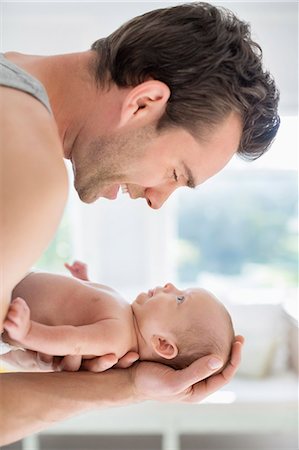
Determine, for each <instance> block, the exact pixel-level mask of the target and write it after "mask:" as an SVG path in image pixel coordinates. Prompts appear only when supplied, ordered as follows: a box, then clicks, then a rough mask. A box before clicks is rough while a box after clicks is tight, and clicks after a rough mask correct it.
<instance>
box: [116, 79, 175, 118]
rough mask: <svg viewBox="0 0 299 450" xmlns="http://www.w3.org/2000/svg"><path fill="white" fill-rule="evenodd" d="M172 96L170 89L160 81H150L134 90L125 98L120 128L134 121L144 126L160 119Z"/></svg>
mask: <svg viewBox="0 0 299 450" xmlns="http://www.w3.org/2000/svg"><path fill="white" fill-rule="evenodd" d="M169 96H170V90H169V87H168V86H167V85H166V84H165V83H163V82H162V81H159V80H148V81H144V82H143V83H140V84H138V85H137V86H135V87H134V88H132V89H131V90H130V91H129V92H128V94H127V95H126V96H125V98H124V101H123V104H122V108H121V116H120V123H119V126H123V125H126V124H127V123H128V122H130V121H132V120H134V121H136V120H140V121H143V122H144V124H146V123H150V122H152V121H153V120H154V119H158V117H160V116H161V115H162V113H163V112H164V110H165V107H166V103H167V101H168V99H169Z"/></svg>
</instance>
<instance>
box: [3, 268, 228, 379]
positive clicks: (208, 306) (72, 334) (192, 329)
mask: <svg viewBox="0 0 299 450" xmlns="http://www.w3.org/2000/svg"><path fill="white" fill-rule="evenodd" d="M66 267H67V268H68V269H69V270H70V271H71V273H72V274H73V275H74V276H76V277H77V279H75V278H71V277H68V276H63V275H55V274H51V273H40V272H37V273H30V274H28V275H27V276H26V277H25V278H24V279H23V280H22V281H21V282H20V283H19V284H18V285H17V286H16V287H15V289H14V291H13V295H12V298H14V300H13V301H12V302H11V304H10V307H9V310H8V313H7V317H6V320H5V322H4V329H5V330H6V333H5V340H6V342H8V343H10V344H13V345H16V344H17V345H20V346H22V347H24V348H26V349H29V350H34V351H37V352H40V353H42V354H45V355H51V356H62V357H63V358H62V362H61V364H60V370H69V371H75V370H79V369H85V370H91V371H97V369H96V367H97V365H96V364H95V358H96V357H101V358H103V362H104V364H102V367H103V366H104V367H105V370H106V369H108V368H110V367H112V366H114V365H115V364H116V363H117V361H118V360H119V359H120V358H121V357H122V356H124V355H125V354H126V353H127V352H129V351H133V352H137V353H138V354H139V359H140V360H147V361H157V362H162V363H164V364H167V365H169V366H171V367H173V368H175V369H182V368H184V367H186V366H188V365H189V364H191V363H192V362H193V361H194V360H196V359H198V358H200V357H201V356H204V355H207V354H211V353H213V354H216V355H218V356H219V357H220V358H221V359H222V360H223V361H224V365H225V364H226V363H227V361H228V360H229V356H230V350H231V345H232V342H233V339H234V331H233V326H232V322H231V318H230V315H229V313H228V312H227V310H226V309H225V307H224V306H223V304H222V303H220V302H219V300H218V299H217V298H216V297H215V296H214V295H213V294H211V293H210V292H208V291H206V290H204V289H199V288H192V289H186V290H180V289H177V288H176V287H175V286H174V285H173V284H171V283H167V284H166V285H165V286H164V287H160V286H158V287H156V288H154V289H150V290H149V291H148V292H142V293H140V294H139V295H138V296H137V298H136V299H135V300H134V302H133V303H132V304H129V303H128V302H127V301H125V300H124V299H123V297H122V296H121V295H120V294H119V293H118V292H116V291H115V290H113V289H111V288H110V287H108V286H104V285H101V284H98V283H92V282H90V281H88V277H87V271H86V266H85V265H84V264H82V263H80V262H77V263H74V264H73V265H72V266H69V265H67V264H66ZM78 278H79V279H78ZM20 297H21V298H20ZM23 299H26V301H25V300H23ZM101 370H103V369H101Z"/></svg>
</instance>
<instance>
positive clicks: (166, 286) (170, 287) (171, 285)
mask: <svg viewBox="0 0 299 450" xmlns="http://www.w3.org/2000/svg"><path fill="white" fill-rule="evenodd" d="M175 289H176V288H175V286H174V285H173V284H172V283H166V284H165V286H164V290H166V291H167V292H169V291H173V290H175Z"/></svg>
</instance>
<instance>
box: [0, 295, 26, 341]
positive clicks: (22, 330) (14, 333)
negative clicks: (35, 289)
mask: <svg viewBox="0 0 299 450" xmlns="http://www.w3.org/2000/svg"><path fill="white" fill-rule="evenodd" d="M3 327H4V329H5V331H7V333H8V335H9V337H10V338H11V339H13V340H14V341H18V342H21V343H22V340H23V339H24V338H25V337H26V336H27V334H28V332H29V330H30V309H29V306H28V305H27V303H26V302H25V300H23V299H22V298H20V297H17V298H15V299H14V300H12V302H11V303H10V305H9V309H8V312H7V316H6V319H5V320H4V324H3Z"/></svg>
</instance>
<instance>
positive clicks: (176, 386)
mask: <svg viewBox="0 0 299 450" xmlns="http://www.w3.org/2000/svg"><path fill="white" fill-rule="evenodd" d="M242 343H243V339H242V338H241V337H237V338H236V341H235V343H234V345H233V349H232V356H231V362H230V364H229V365H228V366H227V367H226V368H225V369H224V371H223V372H222V373H221V374H218V375H214V376H210V375H212V373H213V372H215V371H217V369H218V368H219V367H218V368H217V367H214V369H211V367H210V362H211V360H212V361H215V358H214V357H213V356H212V355H210V356H205V357H203V358H201V359H200V360H198V361H195V362H194V363H192V364H191V365H190V366H189V367H187V368H186V369H183V370H173V369H171V368H170V367H167V366H164V365H163V364H158V363H147V362H141V363H136V364H134V365H133V366H132V367H130V368H129V369H110V370H108V371H107V372H103V373H100V374H93V373H90V372H76V373H66V372H61V373H49V374H27V373H26V374H2V375H1V382H0V389H1V403H2V404H1V407H2V408H1V410H2V417H1V418H0V427H2V428H3V429H2V430H1V433H0V436H1V437H0V445H4V444H8V443H11V442H14V441H16V440H18V439H21V438H23V437H24V436H27V435H28V434H31V433H35V432H38V431H40V430H42V429H45V428H47V427H49V426H50V425H52V424H53V422H58V421H61V420H64V419H66V418H68V417H71V416H72V415H75V414H78V413H80V412H84V411H87V410H91V409H96V408H104V407H105V408H107V407H112V406H121V405H126V404H129V403H137V402H140V401H144V400H159V401H168V402H170V401H171V402H189V403H198V402H200V401H201V400H203V399H204V398H205V397H207V396H208V395H210V394H211V393H213V392H214V391H215V390H217V389H220V388H221V387H222V386H224V385H225V384H226V383H227V382H228V381H230V379H231V378H232V377H233V375H234V374H235V372H236V370H237V367H238V365H239V363H240V357H241V347H242ZM219 363H220V365H221V364H222V362H221V361H219ZM207 377H209V378H207ZM20 396H22V402H20Z"/></svg>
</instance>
